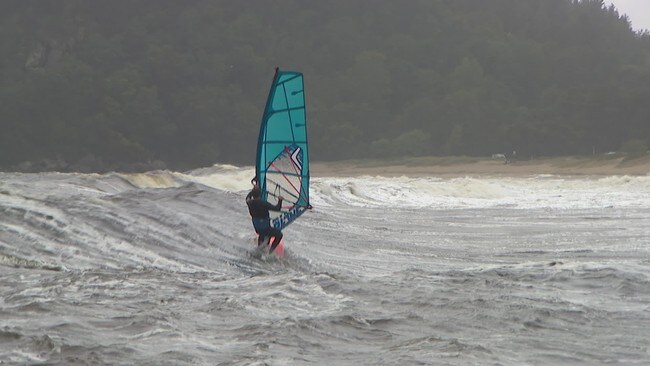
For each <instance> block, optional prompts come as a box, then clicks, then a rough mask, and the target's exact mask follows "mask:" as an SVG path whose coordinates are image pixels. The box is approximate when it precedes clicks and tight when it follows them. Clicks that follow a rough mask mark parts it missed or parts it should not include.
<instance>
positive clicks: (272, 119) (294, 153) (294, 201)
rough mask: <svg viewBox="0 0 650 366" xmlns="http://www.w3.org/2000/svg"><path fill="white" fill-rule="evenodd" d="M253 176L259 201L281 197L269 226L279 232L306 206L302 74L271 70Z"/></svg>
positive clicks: (307, 205)
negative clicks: (259, 194)
mask: <svg viewBox="0 0 650 366" xmlns="http://www.w3.org/2000/svg"><path fill="white" fill-rule="evenodd" d="M255 173H256V176H257V178H258V182H259V185H260V189H261V190H262V199H264V200H266V201H268V202H269V203H271V204H276V203H277V202H278V197H280V196H282V197H283V198H284V201H283V204H282V210H281V211H280V212H274V211H271V225H273V227H275V228H277V229H280V230H282V229H283V228H284V227H286V226H287V225H289V224H290V223H292V222H293V221H294V220H295V219H297V218H298V217H299V216H300V215H302V213H303V212H305V210H306V209H307V208H310V207H311V206H310V205H309V153H308V150H307V116H306V113H305V87H304V81H303V75H302V74H301V73H299V72H294V71H280V70H279V69H277V68H276V69H275V76H274V77H273V83H272V84H271V90H270V91H269V96H268V99H267V101H266V107H265V108H264V115H263V116H262V124H261V126H260V135H259V141H258V143H257V159H256V166H255Z"/></svg>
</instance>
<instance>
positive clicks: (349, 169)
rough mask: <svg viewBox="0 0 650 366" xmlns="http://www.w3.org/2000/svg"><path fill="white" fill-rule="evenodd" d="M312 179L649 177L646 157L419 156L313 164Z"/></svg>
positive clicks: (648, 159)
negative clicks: (509, 159) (518, 158)
mask: <svg viewBox="0 0 650 366" xmlns="http://www.w3.org/2000/svg"><path fill="white" fill-rule="evenodd" d="M311 172H312V175H313V176H315V177H336V176H363V175H369V176H386V177H394V176H458V175H462V176H521V175H538V174H553V175H596V176H609V175H635V176H639V175H650V155H646V156H643V157H639V158H635V159H630V158H626V157H624V156H595V157H573V156H572V157H555V158H540V159H534V160H523V161H515V162H508V163H506V162H504V161H503V160H499V159H491V158H473V157H419V158H403V159H390V160H346V161H337V162H315V163H312V165H311Z"/></svg>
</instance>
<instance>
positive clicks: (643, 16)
mask: <svg viewBox="0 0 650 366" xmlns="http://www.w3.org/2000/svg"><path fill="white" fill-rule="evenodd" d="M607 3H612V4H614V6H615V7H616V9H617V10H618V13H619V14H627V16H628V18H630V21H632V28H633V29H634V30H642V29H648V30H650V0H607V1H605V4H607Z"/></svg>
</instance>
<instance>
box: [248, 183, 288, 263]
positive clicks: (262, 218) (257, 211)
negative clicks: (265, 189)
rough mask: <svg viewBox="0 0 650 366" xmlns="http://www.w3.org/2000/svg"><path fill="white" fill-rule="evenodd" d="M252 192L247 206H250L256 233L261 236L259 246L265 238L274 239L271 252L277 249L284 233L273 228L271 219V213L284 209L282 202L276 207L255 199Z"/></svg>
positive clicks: (249, 210)
mask: <svg viewBox="0 0 650 366" xmlns="http://www.w3.org/2000/svg"><path fill="white" fill-rule="evenodd" d="M252 193H253V192H252V191H251V192H250V193H248V195H247V196H246V204H247V205H248V212H249V213H250V214H251V218H252V220H253V227H254V228H255V232H256V233H257V234H259V238H258V240H257V245H260V244H261V243H262V242H263V241H264V239H265V238H267V237H274V238H275V239H274V240H273V245H272V246H271V252H272V251H273V250H274V249H275V247H276V246H278V244H280V240H282V232H281V231H280V230H278V229H276V228H274V227H273V226H271V219H270V217H269V211H280V209H281V207H282V200H279V201H278V203H277V204H276V205H272V204H270V203H268V202H266V201H263V200H262V199H260V198H257V199H256V198H253V195H252Z"/></svg>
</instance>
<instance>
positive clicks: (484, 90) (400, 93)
mask: <svg viewBox="0 0 650 366" xmlns="http://www.w3.org/2000/svg"><path fill="white" fill-rule="evenodd" d="M275 66H279V67H281V68H283V69H292V70H299V71H302V72H303V73H305V76H306V84H307V85H306V86H307V99H308V101H307V102H308V120H309V135H310V138H311V141H312V144H311V149H312V150H311V156H312V158H313V159H316V160H332V159H343V158H356V157H360V158H363V157H395V156H421V155H444V154H454V155H474V156H478V155H490V154H492V153H510V152H512V151H513V150H516V151H517V154H518V156H519V157H522V158H525V157H528V156H535V155H560V154H585V155H586V154H591V153H592V152H593V149H594V148H595V149H596V150H597V151H602V152H604V151H611V150H616V149H618V148H620V147H621V146H624V148H625V149H630V150H634V151H637V150H639V151H641V150H642V149H643V146H646V145H645V143H644V141H650V117H649V116H650V103H649V102H648V101H650V35H649V34H648V33H634V32H633V31H632V30H631V29H630V25H629V22H628V20H627V18H625V17H621V16H620V15H619V14H618V13H617V11H616V9H614V8H613V7H606V6H605V4H604V2H603V1H602V0H582V1H577V0H528V1H521V0H485V1H476V0H454V1H446V0H411V1H388V0H387V1H370V0H367V1H349V0H327V1H301V0H279V1H265V0H248V1H230V0H222V1H212V0H210V1H208V0H205V1H198V0H197V1H190V0H184V1H171V0H170V1H158V0H156V1H147V0H144V1H127V0H116V1H83V0H60V1H37V0H23V1H4V2H2V3H1V4H0V131H1V132H0V168H3V169H10V168H15V167H16V166H18V164H20V163H21V162H25V161H31V162H39V161H46V160H47V161H50V162H55V163H50V167H53V168H57V169H79V167H80V166H83V165H84V164H86V165H92V168H93V169H95V170H105V169H128V167H129V166H130V167H134V166H137V167H140V168H143V169H146V168H150V167H152V166H156V167H160V166H162V165H161V164H162V163H160V162H161V161H163V162H165V164H166V165H167V166H168V167H170V168H174V169H186V168H192V167H197V166H204V165H209V164H212V163H216V162H228V163H236V164H248V165H251V164H252V163H253V160H254V155H255V147H254V145H255V142H256V141H257V133H258V128H259V121H260V118H261V114H262V110H263V108H264V103H265V98H266V93H267V92H268V87H269V84H270V81H271V77H272V73H273V68H274V67H275ZM630 141H632V142H630ZM634 141H636V142H634ZM642 145H643V146H642ZM152 162H156V163H152ZM143 163H144V164H145V165H143ZM52 164H55V165H56V166H52ZM57 164H58V165H57ZM146 164H148V165H146Z"/></svg>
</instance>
